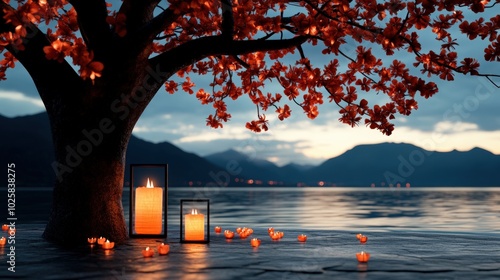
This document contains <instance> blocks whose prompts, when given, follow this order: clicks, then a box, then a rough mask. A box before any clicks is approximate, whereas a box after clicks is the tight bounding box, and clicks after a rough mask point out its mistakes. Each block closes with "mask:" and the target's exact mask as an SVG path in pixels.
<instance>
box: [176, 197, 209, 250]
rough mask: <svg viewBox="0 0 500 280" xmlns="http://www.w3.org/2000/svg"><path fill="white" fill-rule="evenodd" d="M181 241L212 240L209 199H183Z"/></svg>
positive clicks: (201, 241)
mask: <svg viewBox="0 0 500 280" xmlns="http://www.w3.org/2000/svg"><path fill="white" fill-rule="evenodd" d="M180 218H181V219H180V221H181V226H180V229H181V230H180V232H181V236H180V240H181V243H208V242H210V205H209V200H208V199H181V217H180Z"/></svg>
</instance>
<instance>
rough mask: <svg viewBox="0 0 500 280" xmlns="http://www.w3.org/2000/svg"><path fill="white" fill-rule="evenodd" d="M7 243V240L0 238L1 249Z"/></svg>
mask: <svg viewBox="0 0 500 280" xmlns="http://www.w3.org/2000/svg"><path fill="white" fill-rule="evenodd" d="M6 243H7V239H6V238H5V237H3V236H2V237H0V247H3V246H4V245H5V244H6Z"/></svg>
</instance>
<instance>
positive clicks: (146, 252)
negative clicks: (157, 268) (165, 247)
mask: <svg viewBox="0 0 500 280" xmlns="http://www.w3.org/2000/svg"><path fill="white" fill-rule="evenodd" d="M154 254H155V252H154V251H153V250H151V249H150V248H149V247H146V249H144V250H142V255H143V256H144V257H145V258H150V257H152V256H153V255H154Z"/></svg>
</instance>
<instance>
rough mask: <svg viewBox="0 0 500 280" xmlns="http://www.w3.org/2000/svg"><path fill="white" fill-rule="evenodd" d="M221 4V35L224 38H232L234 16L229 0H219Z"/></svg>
mask: <svg viewBox="0 0 500 280" xmlns="http://www.w3.org/2000/svg"><path fill="white" fill-rule="evenodd" d="M220 2H221V4H222V27H221V28H222V37H224V38H225V39H226V40H232V39H233V31H234V17H233V6H232V4H231V0H221V1H220Z"/></svg>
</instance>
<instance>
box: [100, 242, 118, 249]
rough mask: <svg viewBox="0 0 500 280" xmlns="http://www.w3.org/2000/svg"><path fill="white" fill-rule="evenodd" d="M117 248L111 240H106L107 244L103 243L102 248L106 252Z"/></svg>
mask: <svg viewBox="0 0 500 280" xmlns="http://www.w3.org/2000/svg"><path fill="white" fill-rule="evenodd" d="M114 247H115V242H110V241H109V240H106V242H104V243H102V248H103V249H104V250H110V249H113V248H114Z"/></svg>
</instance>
